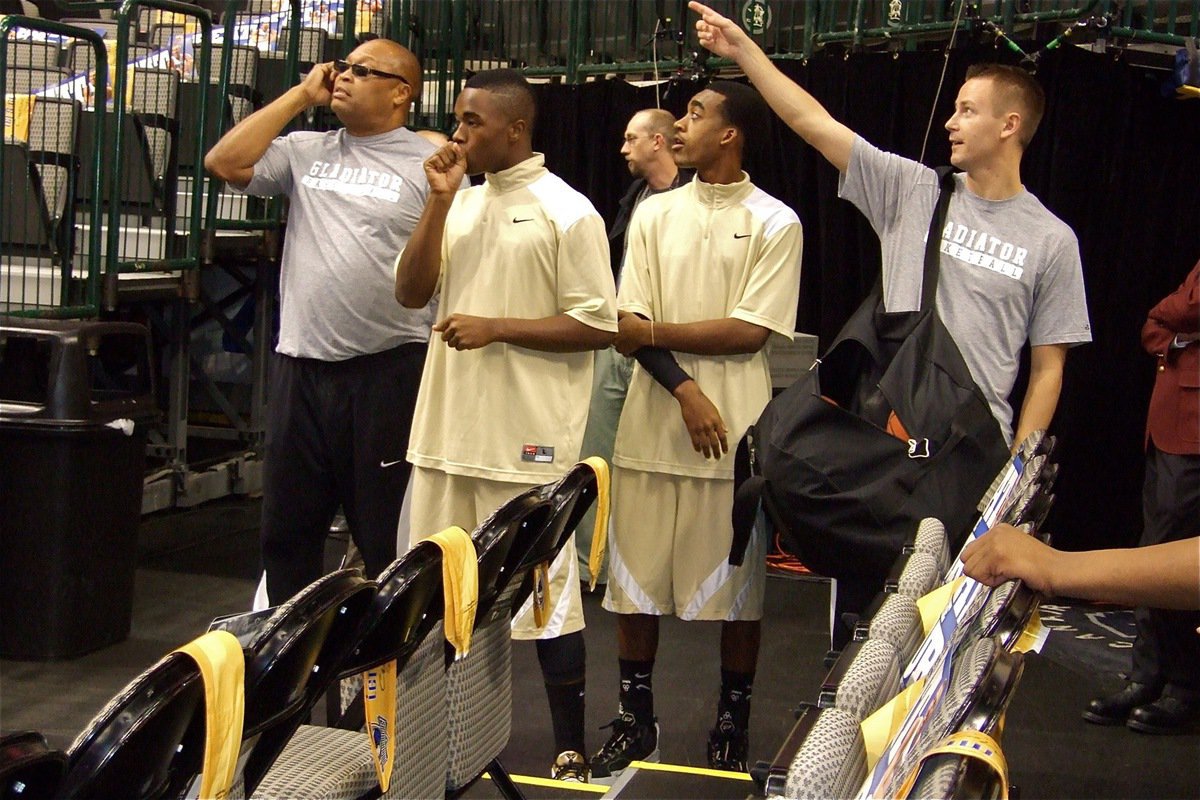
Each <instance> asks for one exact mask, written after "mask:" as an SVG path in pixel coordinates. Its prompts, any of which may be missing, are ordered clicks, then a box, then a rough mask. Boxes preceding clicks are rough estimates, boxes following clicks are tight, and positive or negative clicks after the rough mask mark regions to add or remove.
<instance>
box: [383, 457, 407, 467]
mask: <svg viewBox="0 0 1200 800" xmlns="http://www.w3.org/2000/svg"><path fill="white" fill-rule="evenodd" d="M403 460H404V459H403V458H397V459H396V460H395V461H380V462H379V466H380V467H382V468H383V469H387V468H388V467H394V466H396V465H397V464H399V463H400V462H401V461H403Z"/></svg>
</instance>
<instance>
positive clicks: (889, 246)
mask: <svg viewBox="0 0 1200 800" xmlns="http://www.w3.org/2000/svg"><path fill="white" fill-rule="evenodd" d="M956 179H957V181H958V183H957V185H956V186H955V188H954V194H953V195H952V196H951V199H950V207H949V209H948V211H947V214H946V225H945V228H944V229H943V230H942V242H941V252H942V258H941V270H940V273H939V276H938V289H937V311H938V315H939V316H940V317H941V318H942V321H943V322H944V323H945V325H946V329H947V330H948V331H949V332H950V335H951V336H952V337H953V338H954V341H955V343H956V344H957V345H958V349H959V351H960V352H961V353H962V356H963V360H964V361H966V363H967V367H968V369H970V370H971V376H972V377H973V378H974V379H975V383H976V384H977V385H978V386H979V388H980V389H981V390H982V391H983V394H984V396H985V397H986V398H987V401H988V404H989V405H990V406H991V408H992V413H993V414H994V415H995V417H996V419H997V420H998V421H999V422H1000V427H1001V429H1002V430H1003V431H1004V435H1005V438H1006V439H1008V440H1009V441H1011V440H1012V421H1013V412H1012V408H1010V407H1009V405H1008V395H1009V392H1011V391H1012V387H1013V383H1014V382H1015V381H1016V378H1017V369H1018V367H1019V365H1020V356H1021V349H1022V347H1023V346H1024V344H1025V342H1026V340H1028V341H1029V343H1030V345H1034V346H1036V345H1048V344H1081V343H1083V342H1090V341H1091V339H1092V334H1091V326H1090V325H1089V323H1088V312H1087V301H1086V299H1085V297H1084V291H1083V267H1082V265H1081V264H1080V260H1079V243H1078V241H1077V240H1076V239H1075V234H1074V232H1072V230H1071V229H1070V228H1069V227H1067V225H1066V223H1064V222H1063V221H1062V220H1060V219H1058V218H1057V217H1055V216H1054V215H1053V214H1051V213H1050V211H1048V210H1047V209H1046V207H1045V206H1043V205H1042V204H1041V202H1040V201H1039V200H1038V199H1037V198H1036V197H1034V196H1033V195H1032V194H1030V193H1029V192H1027V191H1025V190H1024V189H1022V190H1021V191H1020V192H1019V193H1017V194H1016V195H1015V196H1013V197H1010V198H1008V199H1007V200H985V199H984V198H982V197H979V196H978V195H976V194H973V193H972V192H971V191H970V190H968V189H967V187H966V177H965V176H964V175H962V174H959V175H957V176H956ZM839 193H840V195H841V196H842V197H843V198H845V199H847V200H849V201H850V202H851V203H853V204H854V205H855V206H857V207H858V209H859V210H860V211H862V212H863V214H865V215H866V217H867V219H868V220H869V221H870V223H871V227H872V228H874V229H875V233H876V234H878V236H879V240H880V244H881V246H882V250H883V286H884V306H885V307H886V308H887V310H888V311H911V310H914V309H916V308H919V307H920V305H921V272H922V268H923V266H924V261H925V236H926V234H927V233H928V231H929V220H930V218H931V217H932V216H933V206H934V204H935V202H936V201H937V195H938V182H937V173H936V172H934V171H933V170H932V169H930V168H928V167H926V166H924V165H922V164H919V163H917V162H916V161H911V160H909V159H907V158H902V157H900V156H897V155H895V154H893V153H886V152H884V151H882V150H880V149H878V148H877V147H874V146H873V145H871V144H870V143H868V142H866V141H865V140H863V139H862V138H861V137H858V138H855V140H854V146H853V148H852V149H851V152H850V163H849V166H848V167H847V169H846V172H845V174H844V175H842V177H841V183H840V186H839Z"/></svg>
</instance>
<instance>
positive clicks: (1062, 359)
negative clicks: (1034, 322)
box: [1013, 345, 1067, 450]
mask: <svg viewBox="0 0 1200 800" xmlns="http://www.w3.org/2000/svg"><path fill="white" fill-rule="evenodd" d="M1066 359H1067V348H1066V346H1065V345H1041V346H1038V347H1034V348H1033V349H1032V351H1031V358H1030V370H1029V388H1028V389H1027V390H1026V391H1025V400H1024V402H1023V403H1022V404H1021V416H1020V418H1019V419H1018V421H1017V427H1016V432H1015V433H1014V435H1013V448H1014V450H1015V448H1017V447H1020V444H1021V442H1023V441H1025V437H1027V436H1028V435H1029V434H1031V433H1033V432H1034V431H1037V430H1046V429H1047V428H1049V427H1050V421H1051V420H1053V419H1054V411H1055V409H1057V408H1058V396H1059V394H1060V393H1061V392H1062V375H1063V365H1064V364H1065V363H1066Z"/></svg>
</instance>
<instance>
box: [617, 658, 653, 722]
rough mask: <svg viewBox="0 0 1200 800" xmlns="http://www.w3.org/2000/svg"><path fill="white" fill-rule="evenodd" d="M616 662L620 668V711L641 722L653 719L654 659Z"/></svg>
mask: <svg viewBox="0 0 1200 800" xmlns="http://www.w3.org/2000/svg"><path fill="white" fill-rule="evenodd" d="M617 661H618V663H619V664H620V666H621V693H620V701H621V711H623V712H624V711H628V712H629V713H631V714H633V715H634V716H635V717H637V718H638V720H641V721H649V720H652V719H654V685H653V682H652V681H653V676H654V659H650V660H649V661H630V660H628V659H624V658H620V659H617Z"/></svg>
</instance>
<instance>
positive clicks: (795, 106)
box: [738, 47, 855, 172]
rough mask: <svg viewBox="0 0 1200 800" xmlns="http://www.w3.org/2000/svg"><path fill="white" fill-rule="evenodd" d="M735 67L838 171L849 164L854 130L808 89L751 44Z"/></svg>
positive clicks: (843, 170)
mask: <svg viewBox="0 0 1200 800" xmlns="http://www.w3.org/2000/svg"><path fill="white" fill-rule="evenodd" d="M738 66H740V67H741V68H742V69H743V70H744V71H745V73H746V77H747V78H749V79H750V82H751V83H753V84H754V88H756V89H758V91H759V93H760V94H761V95H762V96H763V99H765V100H766V101H767V103H768V104H769V105H770V106H771V110H773V111H774V112H775V113H776V114H777V115H778V116H779V118H780V119H781V120H783V122H784V123H785V124H786V125H787V126H788V127H789V128H791V129H792V130H793V131H795V132H796V134H797V135H799V137H800V138H801V139H803V140H804V141H805V142H807V143H808V144H809V145H811V146H812V147H813V148H815V149H816V150H817V152H819V153H820V154H821V155H822V156H824V157H825V160H826V161H828V162H829V163H830V164H832V165H833V166H834V167H835V168H836V169H837V171H838V172H845V171H846V167H847V166H848V165H849V163H850V149H851V146H852V145H853V144H854V136H855V133H854V131H852V130H850V128H848V127H846V126H845V125H844V124H842V123H841V122H838V121H837V120H836V119H834V118H833V116H832V115H831V114H830V113H829V111H827V110H826V108H825V107H824V106H823V105H821V103H820V102H819V101H818V100H817V99H816V98H815V97H813V96H812V95H811V94H809V92H808V91H807V90H805V89H804V88H803V87H801V86H800V85H799V84H797V83H796V82H795V81H793V80H791V79H790V78H788V77H787V76H786V75H784V74H783V73H782V72H780V71H779V68H778V67H776V66H775V64H774V63H772V62H771V60H770V59H769V58H767V55H766V53H764V52H763V51H762V50H760V49H759V48H757V47H754V48H752V49H750V50H748V51H747V52H745V54H744V55H741V56H740V57H739V58H738Z"/></svg>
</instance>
